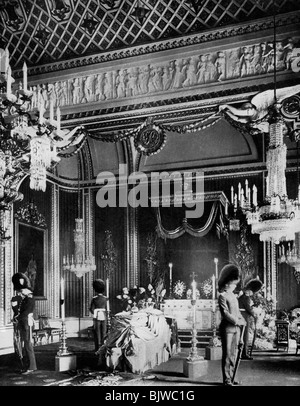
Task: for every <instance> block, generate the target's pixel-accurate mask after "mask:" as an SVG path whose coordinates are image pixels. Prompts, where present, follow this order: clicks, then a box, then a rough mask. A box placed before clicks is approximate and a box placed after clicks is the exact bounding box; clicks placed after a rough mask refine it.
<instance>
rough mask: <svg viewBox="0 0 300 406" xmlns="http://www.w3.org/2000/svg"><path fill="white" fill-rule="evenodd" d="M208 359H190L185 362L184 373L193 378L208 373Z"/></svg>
mask: <svg viewBox="0 0 300 406" xmlns="http://www.w3.org/2000/svg"><path fill="white" fill-rule="evenodd" d="M207 368H208V361H206V360H204V359H201V358H199V359H197V360H194V361H190V360H189V359H186V360H184V362H183V375H185V376H187V377H188V378H191V379H197V378H199V377H200V376H203V375H206V374H207Z"/></svg>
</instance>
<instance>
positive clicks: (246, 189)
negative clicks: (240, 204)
mask: <svg viewBox="0 0 300 406" xmlns="http://www.w3.org/2000/svg"><path fill="white" fill-rule="evenodd" d="M248 190H249V188H248V179H246V180H245V197H246V199H248V197H249V196H248Z"/></svg>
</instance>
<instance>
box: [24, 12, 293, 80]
mask: <svg viewBox="0 0 300 406" xmlns="http://www.w3.org/2000/svg"><path fill="white" fill-rule="evenodd" d="M299 22H300V16H299V14H297V13H288V14H284V15H280V16H278V17H277V21H276V25H277V27H286V26H289V25H292V24H297V23H299ZM272 28H273V19H272V18H265V19H260V20H256V21H253V22H247V23H243V24H238V25H234V26H228V27H224V28H222V27H218V28H217V29H212V30H208V31H206V32H204V33H203V32H202V33H197V34H194V35H187V36H185V37H183V38H175V39H168V40H164V41H158V42H156V43H153V44H151V45H149V44H145V45H138V46H134V47H130V48H125V49H121V50H113V51H112V52H103V53H101V54H97V55H90V56H88V57H81V58H77V59H72V60H67V61H62V62H59V63H54V64H49V65H37V66H34V67H29V68H28V74H29V75H30V76H33V75H41V74H46V73H51V72H57V71H60V70H63V71H66V70H69V69H74V68H76V69H78V68H83V67H86V66H91V65H95V64H99V63H104V62H112V63H113V62H115V61H120V60H125V59H128V58H132V57H138V56H143V55H144V56H146V55H149V54H154V53H158V52H162V51H170V50H180V49H181V48H186V47H188V46H192V45H194V46H197V45H203V44H210V43H212V42H214V41H219V40H224V39H227V40H228V39H234V38H236V37H239V36H243V35H248V36H249V35H250V34H256V35H257V34H258V33H259V32H261V33H262V34H264V32H265V31H266V30H271V29H272ZM228 42H230V41H228ZM232 42H233V41H232ZM18 75H19V76H20V77H21V75H22V72H21V71H19V73H18Z"/></svg>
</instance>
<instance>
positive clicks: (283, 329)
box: [275, 320, 290, 351]
mask: <svg viewBox="0 0 300 406" xmlns="http://www.w3.org/2000/svg"><path fill="white" fill-rule="evenodd" d="M275 324H276V346H277V351H278V349H279V348H280V347H283V348H285V349H287V351H288V350H289V340H290V330H289V324H290V323H289V322H288V321H287V320H276V321H275Z"/></svg>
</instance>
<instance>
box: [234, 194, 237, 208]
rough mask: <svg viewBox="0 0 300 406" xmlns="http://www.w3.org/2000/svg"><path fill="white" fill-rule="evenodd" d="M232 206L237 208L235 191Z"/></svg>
mask: <svg viewBox="0 0 300 406" xmlns="http://www.w3.org/2000/svg"><path fill="white" fill-rule="evenodd" d="M234 208H235V209H236V208H237V195H236V193H235V194H234Z"/></svg>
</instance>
